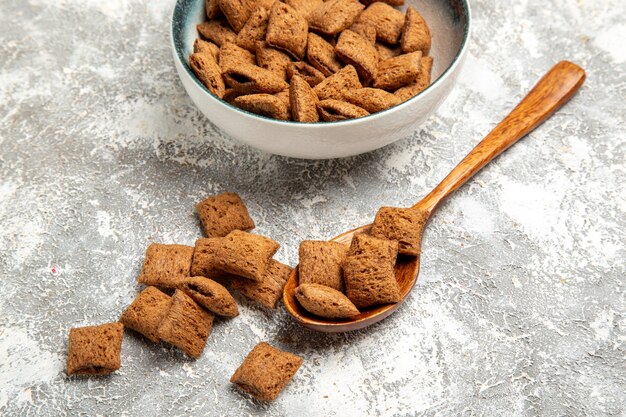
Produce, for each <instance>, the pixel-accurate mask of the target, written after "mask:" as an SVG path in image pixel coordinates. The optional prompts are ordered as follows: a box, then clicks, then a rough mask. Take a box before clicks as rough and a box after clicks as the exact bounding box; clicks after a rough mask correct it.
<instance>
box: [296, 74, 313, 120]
mask: <svg viewBox="0 0 626 417" xmlns="http://www.w3.org/2000/svg"><path fill="white" fill-rule="evenodd" d="M289 100H290V103H291V115H292V117H293V120H295V121H297V122H318V121H319V114H318V113H317V101H318V100H317V95H316V94H315V92H314V91H313V89H312V88H311V86H310V85H309V83H308V82H306V80H305V79H304V78H302V77H300V76H299V75H297V74H296V75H294V76H293V77H292V78H291V84H290V86H289Z"/></svg>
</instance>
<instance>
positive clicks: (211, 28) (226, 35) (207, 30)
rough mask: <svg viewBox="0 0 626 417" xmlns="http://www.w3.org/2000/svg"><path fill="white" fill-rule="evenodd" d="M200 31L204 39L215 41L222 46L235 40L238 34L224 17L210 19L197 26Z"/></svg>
mask: <svg viewBox="0 0 626 417" xmlns="http://www.w3.org/2000/svg"><path fill="white" fill-rule="evenodd" d="M196 28H197V30H198V33H199V34H200V36H202V37H203V38H204V39H208V40H210V41H212V42H214V43H215V44H216V45H217V46H222V45H223V44H225V43H226V42H235V39H236V38H237V34H236V33H235V32H233V30H232V29H231V28H230V26H229V25H228V22H226V21H225V20H222V19H216V20H210V21H208V22H203V23H200V24H199V25H197V26H196Z"/></svg>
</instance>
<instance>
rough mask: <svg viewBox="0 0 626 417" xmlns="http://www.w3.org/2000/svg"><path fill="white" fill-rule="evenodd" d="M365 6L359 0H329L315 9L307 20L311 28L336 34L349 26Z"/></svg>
mask: <svg viewBox="0 0 626 417" xmlns="http://www.w3.org/2000/svg"><path fill="white" fill-rule="evenodd" d="M364 8H365V6H363V5H362V4H361V3H359V1H358V0H328V1H326V2H324V4H322V5H321V6H319V7H318V8H316V9H315V10H313V11H312V12H311V13H310V14H309V17H308V18H307V20H308V21H309V26H310V27H311V29H313V30H315V31H317V32H321V33H324V34H326V35H336V34H337V33H339V32H341V31H342V30H344V29H347V28H349V27H350V26H351V25H352V24H353V23H354V21H355V20H356V19H357V17H358V16H359V14H360V13H361V11H363V9H364Z"/></svg>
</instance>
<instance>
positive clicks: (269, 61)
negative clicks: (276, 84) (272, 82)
mask: <svg viewBox="0 0 626 417" xmlns="http://www.w3.org/2000/svg"><path fill="white" fill-rule="evenodd" d="M256 60H257V63H258V64H259V66H260V67H261V68H265V69H266V70H270V71H272V72H273V73H275V74H276V75H278V76H279V77H281V78H283V79H284V80H287V79H288V78H287V67H288V66H289V64H290V63H291V58H290V57H289V55H287V54H286V53H285V52H283V51H281V50H279V49H276V48H274V47H272V46H269V45H268V44H267V43H266V42H257V46H256Z"/></svg>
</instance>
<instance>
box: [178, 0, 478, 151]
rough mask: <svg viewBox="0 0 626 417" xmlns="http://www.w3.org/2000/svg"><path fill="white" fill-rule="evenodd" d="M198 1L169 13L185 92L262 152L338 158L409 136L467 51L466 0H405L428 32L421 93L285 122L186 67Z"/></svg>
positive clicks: (200, 7) (187, 0) (183, 2)
mask: <svg viewBox="0 0 626 417" xmlns="http://www.w3.org/2000/svg"><path fill="white" fill-rule="evenodd" d="M204 3H205V2H204V0H177V2H176V5H175V7H174V12H173V15H172V31H171V34H172V51H173V54H174V62H175V64H176V70H177V71H178V75H179V76H180V80H181V81H182V83H183V86H184V87H185V90H187V93H188V94H189V96H190V97H191V99H192V100H193V102H194V103H195V104H196V106H198V108H199V109H200V110H201V111H202V113H204V115H205V116H206V117H207V118H208V119H210V120H211V122H213V123H214V124H215V125H216V126H217V127H219V128H220V129H222V130H223V131H224V132H226V133H227V134H228V135H230V136H231V137H233V138H234V139H236V140H238V141H240V142H243V143H245V144H247V145H250V146H252V147H255V148H257V149H260V150H262V151H265V152H269V153H273V154H278V155H284V156H290V157H294V158H306V159H328V158H340V157H346V156H351V155H358V154H360V153H364V152H368V151H372V150H374V149H378V148H381V147H383V146H385V145H388V144H390V143H392V142H394V141H396V140H398V139H401V138H403V137H406V136H407V135H409V134H411V133H412V132H413V131H414V130H415V129H416V128H417V127H418V126H419V125H420V124H421V123H422V122H424V121H425V120H426V119H427V118H428V117H429V116H430V115H431V114H432V113H433V112H434V111H435V110H436V109H437V107H439V105H440V104H441V103H442V102H443V100H444V99H445V98H446V97H447V96H448V94H449V93H450V91H451V90H452V87H453V86H454V83H455V81H456V79H457V77H458V75H459V72H460V70H461V66H462V64H463V61H464V60H465V56H466V54H467V49H468V43H469V42H468V41H469V37H470V21H471V14H470V9H469V4H468V2H467V0H406V4H405V6H404V8H406V6H407V5H412V6H413V7H415V8H416V9H417V10H418V11H419V12H420V13H421V14H422V15H423V16H424V18H425V19H426V21H427V22H428V24H429V26H430V29H431V32H432V34H433V45H432V49H431V55H432V56H433V58H434V66H433V74H432V79H433V82H432V84H431V85H430V87H428V88H427V89H426V90H424V91H423V92H422V93H421V94H419V95H417V96H416V97H413V98H412V99H410V100H408V101H406V102H404V103H402V104H399V105H397V106H395V107H392V108H390V109H388V110H385V111H382V112H379V113H375V114H372V115H370V116H367V117H362V118H360V119H354V120H346V121H341V122H331V123H297V122H285V121H278V120H274V119H270V118H267V117H263V116H259V115H256V114H253V113H249V112H247V111H244V110H241V109H238V108H237V107H234V106H232V105H230V104H228V103H227V102H225V101H222V100H220V99H218V98H217V97H215V96H214V95H212V94H211V93H210V92H209V91H208V90H207V89H206V88H205V87H204V86H203V85H202V84H201V83H200V82H199V81H198V80H197V79H196V77H195V75H194V74H193V72H191V69H190V68H189V65H188V57H189V54H190V53H191V52H192V50H193V42H194V40H195V39H196V38H197V37H198V34H197V31H196V25H197V24H198V23H200V22H202V21H204V20H205V16H204Z"/></svg>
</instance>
